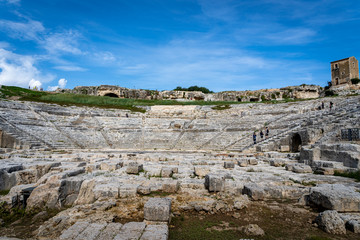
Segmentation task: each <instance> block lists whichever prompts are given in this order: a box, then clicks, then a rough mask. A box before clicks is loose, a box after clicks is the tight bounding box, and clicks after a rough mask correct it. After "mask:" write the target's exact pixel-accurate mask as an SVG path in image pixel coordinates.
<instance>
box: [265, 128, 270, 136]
mask: <svg viewBox="0 0 360 240" xmlns="http://www.w3.org/2000/svg"><path fill="white" fill-rule="evenodd" d="M268 137H269V128H268V127H266V129H265V138H268Z"/></svg>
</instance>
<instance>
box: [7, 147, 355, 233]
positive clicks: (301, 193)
mask: <svg viewBox="0 0 360 240" xmlns="http://www.w3.org/2000/svg"><path fill="white" fill-rule="evenodd" d="M1 157H2V160H1V163H2V171H1V174H2V175H1V178H2V180H3V181H4V182H11V181H15V182H16V186H15V187H13V188H12V189H11V191H10V192H9V194H7V195H5V196H2V197H1V200H0V201H5V202H7V203H8V205H11V204H13V203H14V200H16V199H18V200H17V201H21V196H22V192H21V191H22V190H24V189H27V188H29V187H35V189H34V190H33V191H32V193H31V195H30V196H29V198H28V199H27V207H26V209H27V211H30V210H32V211H34V214H33V215H31V214H30V215H28V218H27V219H26V218H25V221H24V219H20V220H19V221H15V222H12V223H11V222H5V223H4V224H3V227H2V231H1V232H2V234H3V235H6V236H16V237H18V238H24V237H25V238H38V239H49V238H60V239H61V236H62V235H63V234H64V231H66V229H68V228H70V227H71V226H72V225H73V224H75V223H77V222H79V221H80V222H86V223H88V224H95V223H97V224H98V223H100V224H103V225H101V226H100V227H102V228H105V227H106V226H107V224H109V223H112V222H117V223H121V224H126V223H127V222H142V220H143V219H144V209H145V207H144V206H145V205H146V204H147V202H148V201H149V200H150V199H152V198H166V199H170V200H171V216H172V217H173V219H174V221H173V222H171V223H170V238H171V239H183V238H182V237H177V236H179V233H181V228H183V227H184V223H187V222H196V221H197V220H196V218H197V217H200V219H201V218H205V219H208V217H207V216H211V217H215V218H218V220H219V221H218V222H215V223H212V224H210V225H211V227H214V228H211V227H210V228H208V229H205V231H207V232H209V231H210V232H212V231H220V232H224V229H225V230H226V231H225V232H228V231H227V230H229V231H230V232H233V234H235V235H231V236H244V235H243V234H245V232H246V231H245V227H246V226H247V225H249V224H256V225H257V226H258V227H259V228H260V229H262V230H263V231H264V234H265V235H264V236H263V238H264V239H265V238H270V239H271V238H272V239H278V238H281V237H283V239H286V236H290V235H291V234H290V233H291V232H298V233H300V232H302V231H305V230H304V229H307V230H306V232H309V234H306V235H301V237H300V236H299V238H298V239H303V238H302V237H305V236H306V237H311V236H312V235H316V236H331V235H330V234H336V235H338V234H340V235H339V237H337V239H345V238H349V237H351V238H352V237H353V236H356V235H354V233H352V232H357V230H356V229H357V228H356V227H357V226H358V223H357V220H359V219H360V214H357V213H354V212H359V211H360V209H359V208H360V193H359V192H358V191H359V189H360V184H359V183H357V182H355V181H354V180H352V179H349V178H344V177H337V176H332V175H318V174H313V172H312V169H311V168H310V167H309V166H308V165H303V164H299V163H298V160H297V159H298V158H299V154H296V153H278V152H265V153H255V154H241V153H231V154H229V153H219V152H205V151H198V152H194V151H193V152H172V151H147V152H145V151H142V152H129V151H115V150H103V151H98V150H87V151H83V150H73V151H67V152H64V151H58V152H51V151H44V152H42V151H31V150H20V151H17V152H11V153H3V154H2V156H1ZM44 209H53V212H50V213H49V212H48V211H43V210H44ZM324 210H334V211H333V212H334V214H333V215H334V216H333V215H331V216H330V219H331V220H330V227H329V226H328V223H327V222H326V220H324V221H325V223H324V224H323V222H324V221H323V222H322V221H321V217H320V218H318V219H317V222H315V220H316V217H317V216H318V215H319V213H320V212H322V211H324ZM39 211H40V212H39ZM56 211H59V213H57V214H56ZM145 212H146V211H145ZM338 212H339V213H338ZM348 212H350V213H348ZM54 214H56V215H55V216H53V215H54ZM155 215H157V216H158V215H159V212H156V213H155ZM182 217H183V218H184V221H181V220H179V219H181V218H182ZM231 219H232V220H231ZM319 219H320V220H319ZM333 219H335V220H336V221H335V222H336V224H337V225H336V227H334V226H333V224H334V223H333ZM44 220H47V221H45V222H43V221H44ZM351 220H353V222H354V223H355V229H353V228H351V227H350V225H349V222H351ZM221 221H224V223H222V222H221ZM313 221H314V222H313ZM160 222H161V221H160ZM162 222H167V223H168V222H169V221H168V220H162ZM200 222H201V221H200ZM231 222H233V223H234V224H231V227H229V226H227V224H230V223H231ZM222 224H223V225H222ZM224 224H225V225H224ZM279 224H281V225H280V226H282V227H280V226H279ZM345 224H346V225H347V226H348V225H349V226H348V227H347V229H348V230H345ZM151 225H152V224H149V226H151ZM339 225H340V226H341V225H343V228H341V227H339ZM146 226H147V225H146ZM224 226H225V227H224ZM185 228H186V226H185ZM222 228H224V229H222ZM320 228H321V229H323V230H324V231H325V232H328V234H323V233H322V232H323V231H321V230H320ZM144 229H146V228H145V227H144ZM144 229H143V230H141V231H145V230H144ZM276 229H278V230H276ZM351 229H352V230H353V231H351ZM275 230H276V231H275ZM310 233H311V234H310ZM248 234H249V236H251V235H252V234H253V233H248ZM289 234H290V235H289ZM304 234H305V233H304ZM180 235H182V234H180ZM195 236H197V235H195ZM331 237H332V238H333V236H331ZM359 237H360V235H359ZM65 239H67V238H65ZM68 239H70V238H68ZM79 239H80V238H79ZM188 239H191V238H188ZM193 239H199V238H197V237H195V238H193ZM228 239H230V238H228Z"/></svg>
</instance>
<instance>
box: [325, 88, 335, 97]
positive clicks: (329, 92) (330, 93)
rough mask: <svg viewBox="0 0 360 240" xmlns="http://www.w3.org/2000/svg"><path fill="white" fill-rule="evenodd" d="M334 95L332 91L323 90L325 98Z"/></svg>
mask: <svg viewBox="0 0 360 240" xmlns="http://www.w3.org/2000/svg"><path fill="white" fill-rule="evenodd" d="M334 95H335V93H334V91H332V90H329V89H328V90H325V96H326V97H330V96H334Z"/></svg>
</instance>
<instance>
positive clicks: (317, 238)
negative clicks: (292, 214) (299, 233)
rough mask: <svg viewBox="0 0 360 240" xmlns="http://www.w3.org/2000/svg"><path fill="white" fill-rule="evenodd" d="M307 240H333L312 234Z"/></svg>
mask: <svg viewBox="0 0 360 240" xmlns="http://www.w3.org/2000/svg"><path fill="white" fill-rule="evenodd" d="M306 240H331V238H327V237H319V236H311V237H307V238H306Z"/></svg>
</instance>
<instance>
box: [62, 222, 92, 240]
mask: <svg viewBox="0 0 360 240" xmlns="http://www.w3.org/2000/svg"><path fill="white" fill-rule="evenodd" d="M88 226H89V223H88V222H82V221H78V222H76V223H75V224H74V225H72V226H71V227H69V228H68V229H66V230H65V231H63V233H62V234H61V236H60V240H71V239H75V238H76V237H77V236H78V235H79V234H80V233H81V232H83V231H84V230H85V229H86V228H87V227H88Z"/></svg>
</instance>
